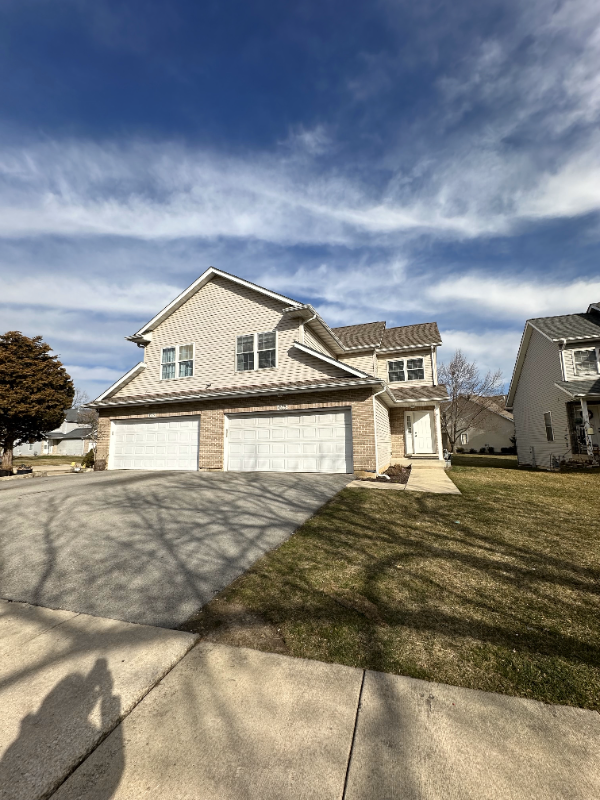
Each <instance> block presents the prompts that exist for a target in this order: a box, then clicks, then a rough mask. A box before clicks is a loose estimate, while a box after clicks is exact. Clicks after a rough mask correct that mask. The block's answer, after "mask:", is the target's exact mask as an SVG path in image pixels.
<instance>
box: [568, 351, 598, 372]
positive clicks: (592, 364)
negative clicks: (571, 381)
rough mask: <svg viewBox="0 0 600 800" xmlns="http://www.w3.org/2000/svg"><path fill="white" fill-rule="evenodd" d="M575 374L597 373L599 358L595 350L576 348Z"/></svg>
mask: <svg viewBox="0 0 600 800" xmlns="http://www.w3.org/2000/svg"><path fill="white" fill-rule="evenodd" d="M573 358H574V360H575V375H597V374H598V358H597V357H596V351H595V350H575V352H574V353H573Z"/></svg>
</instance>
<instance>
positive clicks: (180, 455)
mask: <svg viewBox="0 0 600 800" xmlns="http://www.w3.org/2000/svg"><path fill="white" fill-rule="evenodd" d="M199 430H200V419H199V418H197V417H181V418H179V419H177V418H170V419H156V420H152V419H131V420H118V421H114V422H113V423H112V425H111V435H110V440H111V441H110V459H109V467H110V468H111V469H189V470H197V469H198V434H199Z"/></svg>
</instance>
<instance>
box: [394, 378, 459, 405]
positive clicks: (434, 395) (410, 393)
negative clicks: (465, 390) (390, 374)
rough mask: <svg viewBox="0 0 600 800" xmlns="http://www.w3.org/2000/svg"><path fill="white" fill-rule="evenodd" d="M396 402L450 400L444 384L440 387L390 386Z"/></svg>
mask: <svg viewBox="0 0 600 800" xmlns="http://www.w3.org/2000/svg"><path fill="white" fill-rule="evenodd" d="M389 388H390V392H391V393H392V394H393V396H394V400H396V401H397V402H400V403H406V402H411V401H415V402H418V401H422V400H448V390H447V389H446V387H445V386H444V384H443V383H440V384H439V385H438V386H419V385H413V386H401V387H397V386H393V387H392V386H390V387H389Z"/></svg>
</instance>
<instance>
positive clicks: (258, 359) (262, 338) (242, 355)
mask: <svg viewBox="0 0 600 800" xmlns="http://www.w3.org/2000/svg"><path fill="white" fill-rule="evenodd" d="M275 366H277V335H276V333H275V331H268V332H267V333H250V334H247V335H245V336H238V337H237V341H236V369H237V371H238V372H246V371H247V370H251V369H269V368H270V367H275Z"/></svg>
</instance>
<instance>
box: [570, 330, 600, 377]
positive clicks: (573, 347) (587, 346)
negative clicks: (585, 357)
mask: <svg viewBox="0 0 600 800" xmlns="http://www.w3.org/2000/svg"><path fill="white" fill-rule="evenodd" d="M599 343H600V340H598V341H597V342H594V343H593V344H589V343H586V344H574V345H569V346H568V347H565V349H564V353H563V358H564V361H565V380H567V381H580V380H585V378H587V377H593V376H589V375H576V374H575V355H574V353H575V350H595V349H596V347H597V346H598V344H599Z"/></svg>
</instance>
